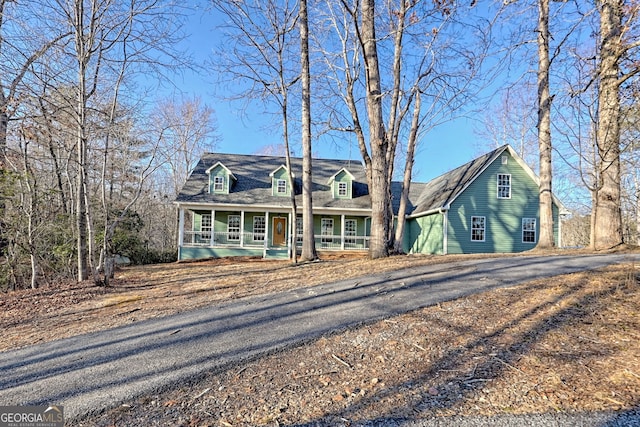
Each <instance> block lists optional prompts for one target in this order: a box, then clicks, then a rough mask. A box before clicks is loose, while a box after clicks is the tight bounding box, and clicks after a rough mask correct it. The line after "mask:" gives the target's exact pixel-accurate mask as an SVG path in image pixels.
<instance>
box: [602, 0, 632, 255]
mask: <svg viewBox="0 0 640 427" xmlns="http://www.w3.org/2000/svg"><path fill="white" fill-rule="evenodd" d="M596 5H597V8H598V12H599V15H600V28H599V29H600V34H599V37H600V39H599V40H600V45H599V63H598V74H597V80H598V120H597V132H596V144H597V148H598V158H599V159H598V160H599V170H598V173H599V177H600V180H601V185H600V186H599V191H598V192H597V197H596V199H595V204H594V207H593V208H594V211H595V213H594V216H595V219H594V223H595V224H594V233H595V234H594V239H593V240H592V242H591V244H592V246H593V247H594V249H608V248H612V247H614V246H617V245H619V244H621V243H623V242H624V238H623V229H622V213H621V188H620V177H621V166H620V152H621V147H620V122H621V107H620V90H621V86H622V85H623V84H624V83H625V82H626V81H628V80H629V79H630V78H632V77H634V76H636V75H637V74H638V73H640V67H639V66H638V64H637V61H634V57H633V56H632V55H633V52H635V51H637V49H638V48H639V47H640V41H638V39H637V38H636V39H634V38H633V30H634V27H635V25H634V23H635V21H636V20H637V18H638V16H637V14H638V7H637V5H636V6H635V7H629V8H626V7H625V4H624V2H623V1H622V0H601V1H598V2H596ZM623 65H626V67H623Z"/></svg>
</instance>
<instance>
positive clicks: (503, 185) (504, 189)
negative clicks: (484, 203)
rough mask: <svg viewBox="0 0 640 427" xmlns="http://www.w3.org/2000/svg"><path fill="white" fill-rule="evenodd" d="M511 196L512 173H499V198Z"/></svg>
mask: <svg viewBox="0 0 640 427" xmlns="http://www.w3.org/2000/svg"><path fill="white" fill-rule="evenodd" d="M510 198H511V175H509V174H506V173H499V174H498V199H510Z"/></svg>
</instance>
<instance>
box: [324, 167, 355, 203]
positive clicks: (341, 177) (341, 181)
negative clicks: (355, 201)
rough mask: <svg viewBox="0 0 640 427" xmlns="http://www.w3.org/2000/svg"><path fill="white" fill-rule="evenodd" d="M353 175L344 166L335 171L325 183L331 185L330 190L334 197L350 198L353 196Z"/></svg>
mask: <svg viewBox="0 0 640 427" xmlns="http://www.w3.org/2000/svg"><path fill="white" fill-rule="evenodd" d="M354 180H355V178H354V176H353V175H352V174H351V172H349V171H348V170H346V169H345V168H342V169H340V170H339V171H338V172H336V173H335V174H334V175H333V176H332V177H331V178H329V181H328V182H327V184H328V185H329V186H331V192H332V194H333V198H334V199H351V198H353V181H354Z"/></svg>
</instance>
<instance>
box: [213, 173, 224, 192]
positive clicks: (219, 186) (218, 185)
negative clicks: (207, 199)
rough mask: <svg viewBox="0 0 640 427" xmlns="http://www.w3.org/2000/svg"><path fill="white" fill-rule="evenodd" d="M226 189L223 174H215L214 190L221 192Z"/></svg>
mask: <svg viewBox="0 0 640 427" xmlns="http://www.w3.org/2000/svg"><path fill="white" fill-rule="evenodd" d="M222 191H224V177H222V176H214V177H213V192H214V193H220V192H222Z"/></svg>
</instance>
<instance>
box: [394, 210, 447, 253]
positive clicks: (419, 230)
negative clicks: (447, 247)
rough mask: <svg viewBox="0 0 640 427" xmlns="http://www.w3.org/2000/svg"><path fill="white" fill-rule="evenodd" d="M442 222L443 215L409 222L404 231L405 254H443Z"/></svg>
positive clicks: (422, 217) (428, 216) (429, 216)
mask: <svg viewBox="0 0 640 427" xmlns="http://www.w3.org/2000/svg"><path fill="white" fill-rule="evenodd" d="M443 222H444V215H443V214H440V213H437V214H433V215H426V216H421V217H418V218H414V219H411V220H409V221H408V222H407V229H406V230H405V248H404V250H405V252H408V253H420V254H437V255H441V254H443V253H444V252H443V250H444V246H443V241H444V235H443V225H442V224H443Z"/></svg>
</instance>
